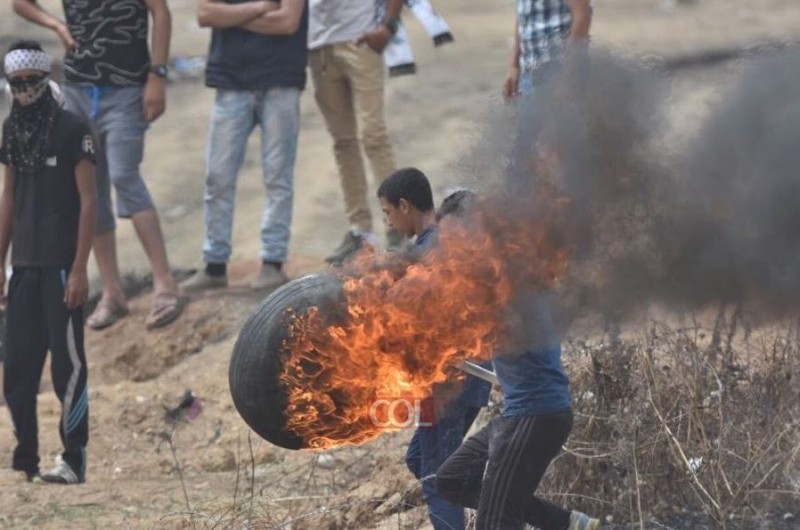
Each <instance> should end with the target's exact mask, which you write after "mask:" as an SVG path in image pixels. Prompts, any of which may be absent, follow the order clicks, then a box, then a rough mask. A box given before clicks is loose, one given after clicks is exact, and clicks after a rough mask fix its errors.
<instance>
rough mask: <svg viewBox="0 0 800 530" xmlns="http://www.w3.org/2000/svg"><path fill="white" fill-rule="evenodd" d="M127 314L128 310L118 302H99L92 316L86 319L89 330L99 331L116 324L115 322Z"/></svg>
mask: <svg viewBox="0 0 800 530" xmlns="http://www.w3.org/2000/svg"><path fill="white" fill-rule="evenodd" d="M127 314H128V308H127V306H125V305H122V304H120V303H119V302H106V301H105V300H100V302H98V304H97V307H95V308H94V311H92V314H91V315H89V318H87V319H86V325H87V326H89V329H93V330H95V331H99V330H101V329H106V328H108V327H111V326H112V325H114V324H116V323H117V321H118V320H119V319H121V318H123V317H125V316H127Z"/></svg>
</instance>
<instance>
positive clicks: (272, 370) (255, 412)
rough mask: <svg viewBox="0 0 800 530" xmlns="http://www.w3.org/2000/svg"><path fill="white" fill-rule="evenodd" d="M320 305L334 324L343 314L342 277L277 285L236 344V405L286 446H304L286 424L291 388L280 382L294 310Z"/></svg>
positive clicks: (232, 371)
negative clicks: (289, 389) (288, 390)
mask: <svg viewBox="0 0 800 530" xmlns="http://www.w3.org/2000/svg"><path fill="white" fill-rule="evenodd" d="M314 306H316V307H319V308H320V310H321V312H324V313H325V314H326V316H327V318H328V319H329V320H330V323H334V319H336V318H343V316H344V315H343V313H342V309H343V308H344V307H345V303H344V293H343V291H342V284H341V282H340V281H339V280H338V279H337V278H335V277H334V276H331V275H313V276H305V277H303V278H298V279H297V280H293V281H291V282H289V283H288V284H286V285H284V286H283V287H281V288H280V289H278V290H276V291H275V292H273V293H272V294H270V295H269V296H267V298H265V299H264V301H263V302H261V304H260V305H259V306H258V308H257V309H256V311H255V313H254V314H253V315H252V316H251V317H250V318H249V319H248V320H247V322H246V323H245V325H244V327H243V328H242V331H241V332H240V333H239V338H238V339H237V340H236V344H235V345H234V347H233V355H232V357H231V363H230V368H229V371H228V382H229V385H230V390H231V395H232V396H233V403H234V405H235V406H236V410H238V411H239V414H240V415H241V416H242V418H243V419H244V421H245V422H247V424H248V425H249V426H250V427H251V428H252V429H253V430H254V431H255V432H256V433H257V434H258V435H259V436H261V437H262V438H264V439H265V440H267V441H269V442H271V443H273V444H275V445H278V446H280V447H284V448H286V449H303V448H304V447H306V446H305V444H304V442H303V440H302V439H301V438H300V437H298V436H297V435H296V434H294V433H293V432H290V431H287V429H286V416H285V410H286V405H287V397H286V390H285V388H284V386H283V384H282V383H281V381H280V374H281V373H282V371H283V366H284V365H283V361H284V358H285V357H284V356H285V352H284V351H283V348H282V346H283V344H284V341H285V339H286V338H287V336H288V331H289V324H290V323H291V315H292V313H294V314H297V315H302V314H305V313H306V312H307V311H308V309H309V308H311V307H314Z"/></svg>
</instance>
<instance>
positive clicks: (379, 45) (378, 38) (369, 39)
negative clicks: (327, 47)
mask: <svg viewBox="0 0 800 530" xmlns="http://www.w3.org/2000/svg"><path fill="white" fill-rule="evenodd" d="M403 3H404V0H389V1H388V2H387V4H386V19H385V20H384V21H383V22H384V25H382V26H381V27H379V28H377V29H373V30H372V31H368V32H366V33H364V34H363V35H362V36H361V37H360V38H359V39H358V42H357V43H358V44H366V45H367V46H369V47H370V48H372V51H374V52H375V53H383V50H385V49H386V46H388V45H389V41H390V40H392V32H391V31H389V28H387V27H386V26H385V24H386V23H387V22H389V21H390V20H397V19H399V18H400V13H401V12H402V11H403Z"/></svg>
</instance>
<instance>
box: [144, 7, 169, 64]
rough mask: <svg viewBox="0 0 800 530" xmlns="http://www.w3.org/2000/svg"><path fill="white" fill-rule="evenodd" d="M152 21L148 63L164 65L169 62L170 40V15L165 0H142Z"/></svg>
mask: <svg viewBox="0 0 800 530" xmlns="http://www.w3.org/2000/svg"><path fill="white" fill-rule="evenodd" d="M144 3H145V5H146V6H147V10H148V11H149V12H150V16H151V17H152V19H153V31H152V37H151V42H150V62H151V63H152V64H166V63H167V61H168V60H169V44H170V40H171V38H172V14H171V13H170V11H169V7H167V2H166V0H144Z"/></svg>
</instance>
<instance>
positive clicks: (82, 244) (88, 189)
mask: <svg viewBox="0 0 800 530" xmlns="http://www.w3.org/2000/svg"><path fill="white" fill-rule="evenodd" d="M75 184H76V185H77V186H78V196H79V197H80V201H81V215H80V219H79V221H78V249H77V250H76V252H75V261H74V262H73V264H72V269H73V270H75V269H77V270H84V271H85V270H86V265H87V264H88V263H89V252H91V250H92V239H93V238H94V229H95V222H96V219H97V190H96V188H95V184H94V165H93V164H92V163H91V162H90V161H89V160H87V159H85V158H84V159H83V160H81V161H80V162H78V165H77V166H76V167H75Z"/></svg>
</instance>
